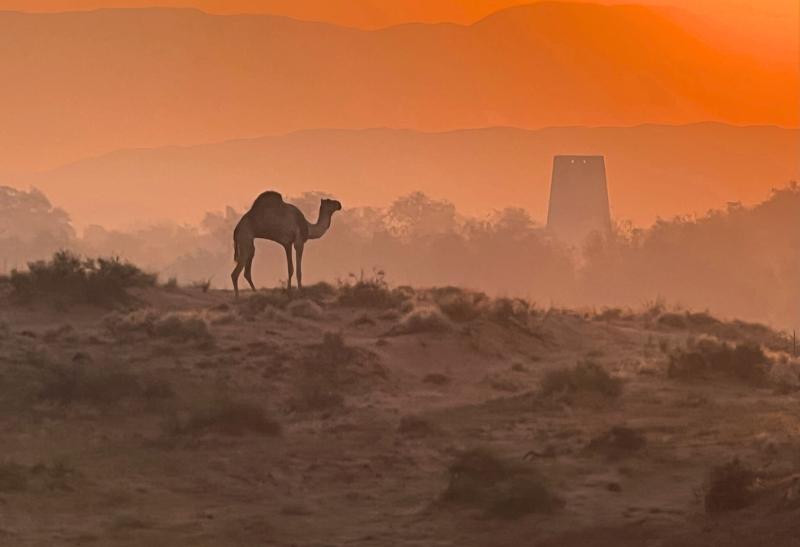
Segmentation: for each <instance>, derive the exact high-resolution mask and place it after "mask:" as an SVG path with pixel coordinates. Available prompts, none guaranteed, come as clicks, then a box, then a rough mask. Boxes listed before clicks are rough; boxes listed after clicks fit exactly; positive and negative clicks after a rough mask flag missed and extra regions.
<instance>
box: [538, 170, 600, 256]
mask: <svg viewBox="0 0 800 547" xmlns="http://www.w3.org/2000/svg"><path fill="white" fill-rule="evenodd" d="M547 227H548V229H550V230H551V231H552V232H553V233H554V234H555V235H556V236H558V237H560V238H562V239H564V240H565V241H569V242H571V243H575V244H580V243H582V242H583V240H584V239H585V238H586V236H588V235H589V234H591V233H592V232H599V233H601V234H604V235H605V234H607V233H608V232H609V231H610V230H611V213H610V211H609V206H608V186H607V184H606V164H605V159H604V158H603V156H555V157H554V158H553V178H552V180H551V182H550V208H549V210H548V212H547Z"/></svg>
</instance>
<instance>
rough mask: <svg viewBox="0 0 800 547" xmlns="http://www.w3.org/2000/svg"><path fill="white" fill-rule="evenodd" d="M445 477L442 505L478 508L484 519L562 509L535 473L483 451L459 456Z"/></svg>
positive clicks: (516, 516)
mask: <svg viewBox="0 0 800 547" xmlns="http://www.w3.org/2000/svg"><path fill="white" fill-rule="evenodd" d="M448 474H449V481H448V485H447V489H446V490H445V492H444V494H443V495H442V501H444V502H446V503H451V504H456V505H467V506H472V507H478V508H481V509H483V510H484V511H485V512H486V514H487V515H488V516H492V517H497V518H507V519H513V518H519V517H522V516H524V515H527V514H530V513H552V512H554V511H556V510H557V509H559V508H561V507H563V505H564V503H563V501H562V500H561V499H560V498H559V497H558V496H556V495H555V494H554V493H553V492H552V490H551V489H550V487H549V486H548V485H547V483H546V482H545V481H544V479H543V478H542V477H541V476H540V475H539V474H538V473H535V472H534V471H533V470H532V469H530V468H528V467H526V466H522V465H519V464H512V463H510V462H506V461H504V460H502V459H501V458H499V457H498V456H497V455H496V454H494V453H493V452H491V451H489V450H487V449H473V450H467V451H465V452H463V453H461V454H459V455H458V456H457V457H456V459H455V460H454V461H453V463H452V464H450V467H449V468H448Z"/></svg>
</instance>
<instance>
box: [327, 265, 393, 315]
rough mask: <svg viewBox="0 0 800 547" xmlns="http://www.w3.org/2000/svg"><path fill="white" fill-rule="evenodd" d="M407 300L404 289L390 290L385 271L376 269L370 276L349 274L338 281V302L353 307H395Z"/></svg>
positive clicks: (362, 273)
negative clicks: (345, 279) (344, 279)
mask: <svg viewBox="0 0 800 547" xmlns="http://www.w3.org/2000/svg"><path fill="white" fill-rule="evenodd" d="M408 300H409V296H408V294H407V293H406V292H405V291H402V290H400V289H395V290H392V289H390V288H389V284H388V283H387V282H386V279H385V273H384V272H383V271H381V270H377V271H375V272H374V274H373V275H372V276H371V277H364V272H363V271H362V272H361V275H360V277H357V276H356V275H355V274H350V276H349V278H348V280H347V281H339V298H338V302H339V304H341V305H343V306H350V307H354V308H397V307H400V306H401V305H403V304H404V303H405V302H406V301H408Z"/></svg>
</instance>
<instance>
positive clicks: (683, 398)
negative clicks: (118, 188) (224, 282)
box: [0, 289, 800, 547]
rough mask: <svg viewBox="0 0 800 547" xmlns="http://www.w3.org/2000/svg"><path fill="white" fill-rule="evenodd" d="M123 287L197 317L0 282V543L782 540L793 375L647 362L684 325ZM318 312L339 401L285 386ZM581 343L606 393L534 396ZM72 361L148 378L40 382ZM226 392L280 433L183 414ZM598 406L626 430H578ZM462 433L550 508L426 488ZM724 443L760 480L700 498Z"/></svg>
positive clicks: (795, 531)
mask: <svg viewBox="0 0 800 547" xmlns="http://www.w3.org/2000/svg"><path fill="white" fill-rule="evenodd" d="M138 297H139V298H140V299H141V306H146V307H148V308H149V309H150V310H152V311H151V313H152V314H153V317H156V316H158V317H163V316H165V315H169V314H170V313H173V312H178V313H179V316H180V317H182V318H187V317H192V318H196V319H200V320H202V321H203V322H204V323H205V324H207V325H208V332H209V336H206V335H201V336H193V335H191V334H189V335H186V336H184V337H181V336H174V335H171V334H169V332H168V330H165V331H164V332H163V333H161V334H154V333H153V332H144V331H141V332H138V331H136V330H135V329H133V328H132V329H130V331H125V330H124V329H122V328H120V327H117V329H116V330H114V329H113V328H110V327H109V325H113V324H115V323H113V321H114V320H112V319H109V311H108V310H101V309H96V308H90V307H75V308H70V309H69V310H61V311H54V310H53V309H52V308H51V307H47V306H32V307H20V306H12V305H11V304H9V303H8V302H4V303H3V305H2V311H0V318H2V320H3V321H4V324H5V326H6V327H5V329H4V330H3V331H2V332H0V412H2V414H0V435H2V437H0V438H2V454H0V545H9V546H34V545H36V546H40V545H41V546H52V545H102V546H106V545H108V546H133V545H148V546H152V547H155V546H177V545H192V546H198V547H199V546H228V545H230V546H233V545H241V546H258V545H276V546H287V547H288V546H308V547H310V546H320V547H321V546H345V545H359V546H394V545H405V546H421V547H422V546H425V547H427V546H437V545H453V546H470V545H475V546H517V545H547V546H556V545H574V546H578V545H603V546H605V545H607V546H612V545H613V546H620V545H623V546H625V545H630V546H651V547H666V546H683V545H691V546H693V545H697V546H701V545H718V546H723V545H724V546H739V545H753V546H755V545H787V546H788V545H800V505H798V504H797V503H794V502H793V500H794V499H795V498H794V496H795V494H796V490H797V488H795V487H794V486H793V484H794V485H795V486H796V483H793V481H795V480H796V477H797V475H796V474H797V473H800V437H799V436H798V434H800V404H798V403H800V396H798V392H797V391H794V390H791V389H783V390H777V389H775V387H774V386H764V387H752V386H749V385H747V384H743V383H737V382H733V381H724V380H719V381H705V382H694V383H685V382H677V381H675V380H672V379H669V378H667V377H666V374H665V372H664V370H665V367H666V361H667V357H666V355H665V352H664V349H663V347H660V346H664V347H675V346H679V345H681V344H684V343H685V342H686V339H687V337H688V336H692V335H694V333H691V332H687V331H684V330H681V329H675V328H665V327H663V326H659V325H657V324H654V323H653V322H652V321H646V320H644V319H641V318H634V319H611V320H598V319H597V318H595V317H586V316H584V315H582V314H578V313H573V312H566V311H553V312H551V313H548V314H540V315H539V316H538V317H537V318H536V319H535V321H534V324H533V327H531V328H521V327H520V326H519V325H516V324H503V323H501V322H497V321H493V320H491V319H488V318H478V319H474V320H472V321H469V322H465V323H456V324H453V325H452V326H450V328H448V329H446V330H443V331H433V332H420V333H415V334H397V332H396V325H397V324H398V322H399V321H400V319H399V317H400V316H401V312H396V311H389V312H387V311H386V310H381V309H372V308H352V307H344V306H341V305H338V304H335V303H334V302H333V301H331V300H330V299H327V300H326V299H325V298H322V299H321V300H320V302H319V306H318V307H317V306H314V305H311V306H309V309H305V308H304V307H303V306H298V308H297V309H280V308H279V307H270V306H266V307H263V306H260V307H259V306H253V309H249V308H248V307H247V300H248V299H250V298H252V296H251V295H250V294H249V293H248V294H245V295H244V298H243V302H242V303H241V304H239V305H235V304H234V302H233V299H232V295H231V294H230V293H229V292H225V291H218V292H217V291H211V292H208V293H203V292H202V291H200V290H198V289H177V290H173V291H167V290H163V289H151V290H146V291H142V292H140V293H138ZM262 308H263V309H262ZM111 315H112V316H113V317H117V318H119V317H120V316H119V314H117V315H114V314H111ZM201 330H202V329H201ZM326 332H340V333H341V335H342V338H343V340H344V343H345V344H346V347H347V348H348V350H347V351H348V352H349V353H348V354H347V355H348V358H347V360H348V362H347V363H345V364H344V365H342V366H341V367H340V370H339V371H338V372H337V373H336V374H337V375H338V376H336V378H333V379H331V377H330V376H325V375H324V374H323V376H322V379H323V382H326V381H330V382H332V385H334V386H335V387H333V388H330V389H332V390H333V389H335V390H336V393H335V394H334V395H335V399H336V400H335V401H333V402H332V403H331V404H329V405H327V406H326V405H323V404H320V405H319V406H320V408H316V407H314V406H313V405H305V406H304V400H305V399H304V398H303V397H304V396H303V393H304V392H303V389H304V386H305V387H306V391H308V390H309V389H311V388H313V387H314V386H311V387H309V386H308V383H309V382H311V380H309V378H310V377H312V376H313V375H314V374H316V373H317V372H315V371H314V367H315V366H324V365H325V362H326V361H325V360H326V358H327V356H326V355H325V353H324V352H325V346H319V344H321V343H322V340H323V336H324V334H325V333H326ZM320 348H322V349H320ZM586 358H591V359H592V360H593V361H595V362H597V363H599V364H601V365H602V366H603V367H605V368H606V369H607V370H608V371H609V372H611V373H613V374H614V375H615V376H618V377H620V378H622V379H623V380H624V391H623V394H622V396H621V397H619V398H617V399H615V400H597V399H593V398H591V397H590V398H587V399H585V400H584V399H581V398H579V399H577V400H561V399H557V398H556V399H553V398H550V399H543V398H542V397H540V396H539V395H538V394H537V393H538V390H539V386H540V382H541V379H542V376H543V374H544V373H545V372H546V371H547V370H550V369H553V368H557V367H569V366H572V365H574V364H575V363H576V362H577V361H579V360H581V359H586ZM320 360H321V361H323V362H322V363H319V362H317V361H320ZM81 367H82V370H83V369H85V370H101V371H105V372H108V371H112V372H113V371H115V370H123V371H126V374H128V376H126V377H125V378H126V379H123V382H130V381H132V380H131V379H133V380H137V379H139V380H141V381H142V382H143V385H144V384H147V385H150V386H156V387H152V388H150V389H149V391H148V390H147V389H145V391H144V392H141V393H140V392H135V393H133V394H131V393H132V392H129V391H126V389H125V388H119V389H120V391H119V395H118V396H114V395H111V396H109V398H107V400H102V401H99V402H98V401H97V400H92V399H91V397H93V396H94V397H95V398H98V397H99V398H101V399H102V398H103V394H102V393H101V394H99V395H98V394H91V393H90V394H89V395H88V396H83V395H80V394H78V395H75V394H74V393H73V396H72V397H71V398H70V397H65V398H63V399H64V400H59V399H58V396H57V395H56V396H50V397H48V396H46V395H43V393H45V392H46V386H47V385H48V382H51V383H52V382H53V378H54V372H53V371H54V370H61V371H62V376H63V374H64V373H63V371H65V370H66V371H74V370H75V369H76V368H81ZM430 375H433V376H430ZM56 377H58V376H57V375H56ZM63 382H67V383H68V381H67V380H64V379H63V378H62V383H63ZM43 386H44V387H43ZM159 386H160V387H159ZM328 387H330V386H328ZM62 388H63V386H62ZM52 389H56V388H52V386H51V390H52ZM63 389H66V390H67V391H69V388H63ZM87 389H88V388H87ZM96 389H100V390H103V389H105V388H103V387H102V386H101V387H98V388H96ZM322 389H323V391H324V390H325V389H327V388H325V387H324V386H323V388H322ZM75 393H77V392H75ZM87 397H88V398H87ZM230 400H235V401H239V402H246V403H247V404H249V405H251V406H253V405H255V406H257V407H258V408H261V409H263V410H264V412H265V413H266V415H267V416H268V417H269V418H270V419H271V420H274V422H277V424H279V426H280V428H281V432H280V434H277V435H276V434H274V432H272V431H267V430H264V431H257V430H254V431H250V430H246V431H233V432H232V431H225V430H223V429H219V430H218V429H215V428H214V427H210V428H206V429H203V428H202V427H199V426H198V427H197V428H196V429H191V427H189V426H187V424H191V423H192V417H193V416H194V415H197V414H198V413H200V414H202V412H203V409H204V408H210V407H213V405H215V404H217V403H218V402H219V401H230ZM408 416H414V417H416V418H419V420H417V421H416V422H408V420H409V418H407V417H408ZM404 418H405V420H406V422H405V423H415V424H417V425H418V427H405V428H404V427H401V421H403V420H404ZM420 424H421V425H420ZM613 426H627V427H630V428H634V429H636V430H638V431H640V432H641V433H642V434H643V435H644V437H645V438H646V441H647V442H646V446H644V448H642V449H641V450H638V451H635V452H632V453H630V454H622V455H620V454H617V455H610V454H603V453H598V452H596V451H591V450H587V449H586V447H587V445H588V444H589V442H590V441H591V440H592V439H594V438H596V437H598V436H599V435H601V434H603V433H604V432H605V431H607V430H608V429H609V428H611V427H613ZM181 428H183V429H181ZM474 447H484V448H487V449H489V450H491V451H493V452H494V453H496V454H498V455H500V456H502V457H503V458H506V459H508V461H513V462H518V463H519V465H526V466H530V467H531V468H534V469H536V470H537V471H538V472H539V473H540V474H541V475H542V476H543V477H545V478H546V480H547V482H548V483H549V484H550V485H551V487H552V489H553V490H554V491H555V492H556V493H557V494H558V496H559V497H561V498H562V499H563V501H564V505H563V508H561V509H560V510H558V511H556V512H554V513H552V514H537V513H533V514H530V515H526V516H523V517H521V518H516V519H505V518H490V517H488V516H487V515H486V514H485V512H483V511H481V510H479V509H476V508H470V507H468V506H467V507H464V506H453V505H450V504H446V503H443V502H442V501H441V498H442V493H443V492H444V490H445V489H446V487H447V484H448V479H449V477H448V466H449V465H450V463H451V462H452V461H453V459H454V458H455V457H456V456H457V455H458V454H459V453H460V452H461V451H463V450H466V449H470V448H474ZM733 457H739V458H742V459H743V460H745V461H747V462H748V464H750V465H752V466H753V467H754V468H755V469H756V470H757V471H758V473H759V480H758V485H757V486H758V489H759V494H758V497H757V501H756V502H755V503H754V504H753V505H751V506H750V507H748V508H745V509H742V510H739V511H733V512H726V513H722V514H719V515H713V516H709V515H707V514H706V513H705V511H704V507H703V485H704V481H705V480H706V477H707V474H708V472H709V469H710V468H711V467H712V466H714V465H717V464H720V463H723V462H725V461H728V460H730V459H731V458H733Z"/></svg>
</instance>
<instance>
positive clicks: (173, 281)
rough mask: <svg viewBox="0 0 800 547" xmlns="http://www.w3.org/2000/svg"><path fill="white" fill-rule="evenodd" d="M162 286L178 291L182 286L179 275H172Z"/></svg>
mask: <svg viewBox="0 0 800 547" xmlns="http://www.w3.org/2000/svg"><path fill="white" fill-rule="evenodd" d="M161 286H162V287H163V288H164V289H166V290H168V291H177V290H178V289H179V288H180V286H179V285H178V278H177V277H170V278H169V279H167V280H166V281H165V282H164V284H163V285H161Z"/></svg>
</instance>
